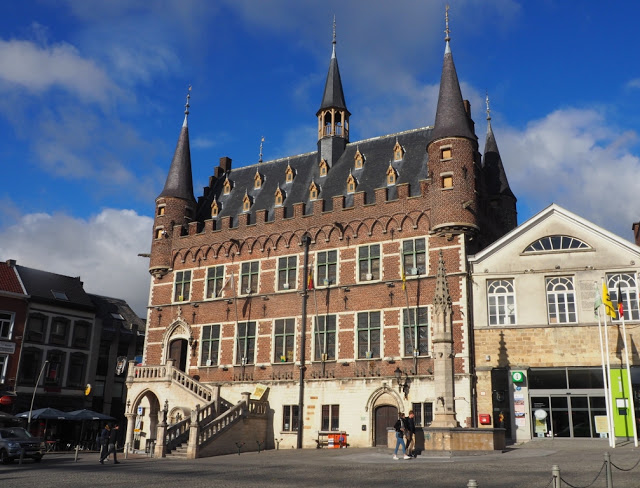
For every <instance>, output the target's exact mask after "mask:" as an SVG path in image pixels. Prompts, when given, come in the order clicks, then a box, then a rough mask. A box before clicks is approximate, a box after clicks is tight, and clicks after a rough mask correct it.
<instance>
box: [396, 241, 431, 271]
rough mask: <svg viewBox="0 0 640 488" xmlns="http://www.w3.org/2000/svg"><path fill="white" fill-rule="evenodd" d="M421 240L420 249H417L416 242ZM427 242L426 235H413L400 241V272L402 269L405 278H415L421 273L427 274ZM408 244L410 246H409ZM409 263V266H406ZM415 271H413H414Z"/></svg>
mask: <svg viewBox="0 0 640 488" xmlns="http://www.w3.org/2000/svg"><path fill="white" fill-rule="evenodd" d="M419 242H422V243H423V246H422V249H418V247H419V246H418V245H417V244H418V243H419ZM427 244H428V241H427V239H426V237H414V238H411V239H404V240H403V241H402V243H401V246H402V247H401V254H402V263H400V264H401V267H402V268H401V269H400V272H402V271H404V276H405V279H406V278H417V277H419V276H420V275H422V274H425V275H426V274H427V272H428V269H427V268H428V266H429V260H428V259H427V253H428V249H427ZM409 246H411V247H410V248H409ZM408 264H410V266H407V265H408ZM414 271H415V273H414Z"/></svg>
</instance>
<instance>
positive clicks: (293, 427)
mask: <svg viewBox="0 0 640 488" xmlns="http://www.w3.org/2000/svg"><path fill="white" fill-rule="evenodd" d="M294 410H295V412H294ZM298 411H299V409H298V405H283V406H282V431H281V432H298V422H299V416H298V415H299V414H298ZM287 412H288V413H287ZM287 419H289V424H287V423H286V421H287Z"/></svg>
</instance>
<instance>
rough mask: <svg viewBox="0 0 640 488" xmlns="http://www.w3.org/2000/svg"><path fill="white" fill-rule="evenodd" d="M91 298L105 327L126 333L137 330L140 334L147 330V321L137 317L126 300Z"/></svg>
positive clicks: (91, 296)
mask: <svg viewBox="0 0 640 488" xmlns="http://www.w3.org/2000/svg"><path fill="white" fill-rule="evenodd" d="M89 297H90V299H91V301H92V302H93V303H94V305H95V306H96V317H97V318H99V319H101V320H102V326H103V327H106V328H112V329H114V330H115V329H117V328H122V329H123V330H126V331H133V329H134V328H137V330H138V331H139V332H143V331H144V330H145V329H146V327H145V321H144V320H143V319H141V318H140V317H138V315H136V313H135V312H134V311H133V310H132V309H131V307H130V306H129V304H128V303H127V302H126V301H125V300H122V299H120V298H112V297H105V296H101V295H93V294H89Z"/></svg>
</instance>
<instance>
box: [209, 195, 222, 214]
mask: <svg viewBox="0 0 640 488" xmlns="http://www.w3.org/2000/svg"><path fill="white" fill-rule="evenodd" d="M220 210H222V204H221V203H220V202H218V201H217V200H216V199H215V198H214V199H213V202H211V217H213V218H215V217H217V216H218V214H219V213H220Z"/></svg>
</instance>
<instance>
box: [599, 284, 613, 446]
mask: <svg viewBox="0 0 640 488" xmlns="http://www.w3.org/2000/svg"><path fill="white" fill-rule="evenodd" d="M605 290H606V284H605V282H604V279H603V280H602V302H603V303H604V306H605V313H604V344H605V352H606V355H605V356H606V360H607V380H610V379H611V360H610V354H609V331H608V330H607V315H608V313H607V307H608V306H610V307H611V308H613V306H612V305H611V298H610V297H609V292H608V291H607V292H606V296H605ZM612 400H613V399H612V398H611V388H609V392H608V393H607V401H608V402H609V405H610V406H611V416H610V417H609V419H608V420H609V432H610V433H611V439H612V441H611V447H612V448H614V449H615V447H616V441H615V439H616V431H615V425H614V423H613V401H612Z"/></svg>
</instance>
